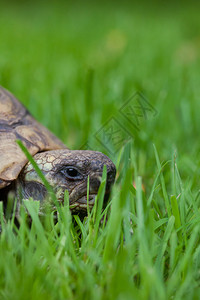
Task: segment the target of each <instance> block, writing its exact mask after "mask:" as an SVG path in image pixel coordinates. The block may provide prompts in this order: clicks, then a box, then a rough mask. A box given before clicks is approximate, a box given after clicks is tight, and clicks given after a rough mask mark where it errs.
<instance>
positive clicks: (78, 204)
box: [69, 194, 97, 211]
mask: <svg viewBox="0 0 200 300" xmlns="http://www.w3.org/2000/svg"><path fill="white" fill-rule="evenodd" d="M96 195H97V194H90V195H89V197H88V201H87V195H84V196H82V197H80V198H79V199H77V200H76V201H75V202H73V203H72V204H70V206H69V208H70V210H72V211H77V210H84V211H86V210H87V207H88V206H89V208H90V209H92V207H93V206H94V203H95V197H96Z"/></svg>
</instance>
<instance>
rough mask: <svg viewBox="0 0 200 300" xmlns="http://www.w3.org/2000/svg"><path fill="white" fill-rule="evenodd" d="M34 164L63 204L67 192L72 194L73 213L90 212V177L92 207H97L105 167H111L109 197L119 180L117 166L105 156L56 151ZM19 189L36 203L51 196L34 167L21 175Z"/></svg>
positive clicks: (40, 158) (43, 153)
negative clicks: (97, 196) (79, 211)
mask: <svg viewBox="0 0 200 300" xmlns="http://www.w3.org/2000/svg"><path fill="white" fill-rule="evenodd" d="M34 160H35V161H36V163H37V164H38V166H39V168H40V169H41V170H42V172H43V174H44V175H45V177H46V179H47V180H48V182H49V183H50V185H51V186H52V187H53V189H54V191H55V194H56V196H57V199H58V200H59V201H61V202H63V201H64V193H65V190H66V189H67V190H68V192H69V201H70V207H71V209H72V210H73V209H74V210H86V207H87V180H88V176H89V179H90V184H89V187H90V188H89V195H90V196H89V205H90V206H93V204H94V198H95V196H96V194H97V192H98V188H99V185H100V182H101V176H102V171H103V166H104V165H106V167H107V185H106V194H109V192H110V188H111V185H112V184H113V182H114V180H115V174H116V169H115V165H114V164H113V162H112V161H111V160H110V159H109V158H108V157H107V156H106V155H104V154H102V153H101V152H96V151H87V150H67V149H62V150H53V151H45V152H41V153H38V154H36V155H34ZM69 174H70V176H69ZM71 175H73V176H71ZM17 189H18V191H20V193H21V194H22V197H23V198H24V199H29V198H30V197H32V198H33V199H34V200H40V201H41V202H43V200H45V198H46V196H47V191H46V188H45V186H44V185H43V182H42V180H41V179H40V177H39V176H38V175H37V173H36V171H35V170H34V168H33V166H32V165H31V164H30V163H28V164H27V165H26V166H25V167H24V168H23V170H22V172H21V173H20V176H19V177H18V179H17Z"/></svg>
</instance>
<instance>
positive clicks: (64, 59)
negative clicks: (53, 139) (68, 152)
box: [0, 2, 200, 300]
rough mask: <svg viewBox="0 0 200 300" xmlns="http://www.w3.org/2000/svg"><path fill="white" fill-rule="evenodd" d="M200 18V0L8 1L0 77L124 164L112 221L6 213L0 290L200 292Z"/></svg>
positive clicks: (74, 142)
mask: <svg viewBox="0 0 200 300" xmlns="http://www.w3.org/2000/svg"><path fill="white" fill-rule="evenodd" d="M152 3H153V2H152ZM193 4H195V2H194V3H193ZM199 32H200V22H199V7H198V6H197V4H196V5H189V4H188V5H186V4H184V3H181V5H178V3H171V4H170V3H168V4H163V5H162V6H161V5H158V4H155V3H154V5H150V4H148V3H145V2H144V3H143V2H142V3H141V4H137V5H134V4H130V3H129V2H125V3H124V4H123V5H122V4H120V3H118V5H117V4H115V3H114V2H113V3H112V2H110V3H107V2H105V3H104V4H103V3H101V4H99V3H96V4H94V3H84V4H81V2H76V4H74V5H72V4H66V3H65V4H64V3H61V2H60V3H57V4H53V2H52V3H51V4H50V3H48V4H47V3H46V2H43V4H42V3H41V2H40V3H37V2H36V3H34V4H28V3H27V4H26V3H25V2H24V3H19V2H18V3H17V4H15V2H12V4H11V2H10V5H8V4H7V5H6V6H3V4H2V5H1V10H0V83H1V85H3V86H4V87H6V88H7V89H9V90H10V91H12V92H13V93H14V94H15V95H16V96H17V97H18V98H19V99H20V100H21V101H22V102H23V103H24V104H25V105H26V106H27V107H28V109H29V110H30V111H31V112H32V114H33V115H34V116H35V117H36V118H37V119H38V120H39V121H40V122H42V123H43V124H44V125H46V126H47V127H48V128H49V129H51V130H52V131H53V132H54V133H55V134H56V135H57V136H59V137H60V138H61V139H62V140H63V141H64V142H65V143H66V144H67V145H68V146H69V147H70V148H71V149H80V148H82V147H83V148H84V147H89V148H91V149H94V150H100V151H102V152H104V153H106V154H107V155H109V157H111V158H112V159H113V161H114V162H115V163H116V165H117V168H118V176H117V182H116V185H115V187H114V189H113V194H112V197H111V203H112V205H111V209H110V207H109V208H108V210H107V214H108V216H109V217H108V222H107V223H106V224H105V223H104V222H103V223H101V222H100V218H101V217H102V216H101V215H100V211H99V210H98V207H97V210H96V213H95V212H93V214H92V215H90V216H89V218H88V219H86V220H85V221H84V223H83V224H82V223H81V222H80V220H79V219H78V218H77V217H73V219H71V217H70V214H69V211H68V208H67V206H66V207H63V208H61V212H60V219H59V222H58V224H57V225H56V226H54V225H53V224H52V218H51V216H48V217H47V218H46V219H45V220H42V221H40V220H39V218H38V215H37V203H30V202H27V203H26V204H25V205H26V207H27V209H28V210H29V211H30V214H31V215H32V219H33V226H32V228H31V230H29V229H28V228H27V226H26V223H25V215H24V212H23V211H22V215H21V219H22V223H21V227H20V228H19V230H18V234H15V233H14V232H13V229H12V222H8V224H6V225H5V224H4V222H3V220H1V223H2V225H3V232H2V234H1V236H0V256H1V260H0V299H119V300H122V299H198V298H199V292H200V243H199V242H200V238H199V236H200V235H199V234H200V225H199V224H200V222H199V221H200V212H199V202H200V199H199V175H200V171H199V170H200V151H199V150H200V143H199V140H198V136H199V132H200V121H199V111H200V101H199V97H200V96H199V95H200V85H199V78H200V75H199V69H200V54H199V53H200V35H199ZM133 182H134V185H135V186H136V190H135V188H134V187H133ZM100 199H101V195H99V200H100ZM99 203H100V201H99ZM104 215H105V214H104ZM72 220H73V221H72ZM80 233H81V234H80Z"/></svg>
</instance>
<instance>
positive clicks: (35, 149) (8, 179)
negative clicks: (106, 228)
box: [0, 87, 116, 214]
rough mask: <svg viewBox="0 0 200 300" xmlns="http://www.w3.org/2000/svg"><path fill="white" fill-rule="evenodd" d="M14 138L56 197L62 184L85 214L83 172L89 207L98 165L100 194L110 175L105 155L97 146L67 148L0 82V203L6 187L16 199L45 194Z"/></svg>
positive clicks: (96, 183)
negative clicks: (105, 175)
mask: <svg viewBox="0 0 200 300" xmlns="http://www.w3.org/2000/svg"><path fill="white" fill-rule="evenodd" d="M16 140H21V141H22V143H23V144H24V146H25V147H26V148H27V149H28V151H29V152H30V154H31V155H32V156H33V158H34V160H35V161H36V163H37V165H38V166H39V168H40V169H41V171H42V172H43V174H44V175H45V177H46V179H47V180H48V182H49V183H50V185H51V186H52V188H53V190H54V192H55V195H56V197H57V199H58V200H59V201H60V202H61V203H62V202H63V201H64V194H65V190H68V192H69V203H70V207H72V210H73V211H76V212H78V211H82V212H85V214H86V211H87V209H86V208H87V181H88V176H89V199H88V202H89V206H90V207H92V206H93V205H94V201H95V196H96V195H97V192H98V189H99V186H100V182H101V176H102V171H103V166H104V165H106V167H107V182H106V192H105V195H109V193H110V190H111V186H112V184H113V183H114V180H115V175H116V168H115V165H114V163H113V162H112V161H111V159H109V158H108V157H107V156H106V155H105V154H103V153H101V152H97V151H90V150H69V149H68V148H67V147H66V146H65V144H64V143H63V142H62V141H60V140H59V139H58V138H57V137H56V136H54V135H53V134H52V133H51V132H50V131H49V130H48V129H46V128H45V127H44V126H43V125H41V124H40V123H38V122H37V121H36V120H35V119H34V118H33V117H32V116H31V114H30V113H29V111H28V110H27V109H26V108H25V107H24V106H23V105H22V104H21V103H20V102H19V101H18V100H17V99H16V98H15V97H14V96H13V95H12V94H11V93H10V92H9V91H7V90H6V89H4V88H3V87H0V200H1V201H3V203H4V204H5V206H6V203H7V199H8V194H9V192H10V191H12V192H13V193H14V195H15V198H17V201H19V200H20V199H19V198H20V197H21V198H23V199H30V198H32V199H33V200H39V201H41V203H43V202H45V199H46V198H47V194H48V193H47V189H46V187H45V185H44V184H43V182H42V180H41V178H40V177H39V176H38V175H37V173H36V171H35V169H34V168H33V166H32V165H31V163H30V162H29V161H28V159H27V158H26V156H25V154H24V153H23V151H22V150H21V149H20V147H19V145H18V144H17V143H16ZM107 198H108V197H107V196H105V200H106V199H107Z"/></svg>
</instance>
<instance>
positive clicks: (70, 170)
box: [61, 167, 81, 179]
mask: <svg viewBox="0 0 200 300" xmlns="http://www.w3.org/2000/svg"><path fill="white" fill-rule="evenodd" d="M61 173H62V174H63V175H64V176H65V177H67V178H69V179H80V178H81V174H80V173H79V171H78V170H77V169H76V168H74V167H64V168H63V169H62V170H61Z"/></svg>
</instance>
